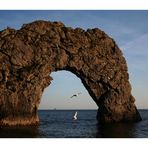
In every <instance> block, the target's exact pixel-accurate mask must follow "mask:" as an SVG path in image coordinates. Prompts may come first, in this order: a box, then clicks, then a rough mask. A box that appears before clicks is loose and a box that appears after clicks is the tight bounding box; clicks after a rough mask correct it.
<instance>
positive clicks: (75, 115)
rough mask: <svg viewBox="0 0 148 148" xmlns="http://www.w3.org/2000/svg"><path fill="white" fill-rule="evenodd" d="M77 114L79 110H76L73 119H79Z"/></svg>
mask: <svg viewBox="0 0 148 148" xmlns="http://www.w3.org/2000/svg"><path fill="white" fill-rule="evenodd" d="M77 115H78V112H75V114H74V116H73V120H77Z"/></svg>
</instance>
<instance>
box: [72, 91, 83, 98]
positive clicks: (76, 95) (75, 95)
mask: <svg viewBox="0 0 148 148" xmlns="http://www.w3.org/2000/svg"><path fill="white" fill-rule="evenodd" d="M80 94H82V93H81V92H80V93H77V94H74V95H72V96H71V97H70V98H73V97H78V96H79V95H80Z"/></svg>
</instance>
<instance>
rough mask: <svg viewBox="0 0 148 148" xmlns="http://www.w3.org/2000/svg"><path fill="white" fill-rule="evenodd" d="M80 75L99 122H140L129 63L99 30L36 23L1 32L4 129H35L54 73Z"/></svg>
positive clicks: (0, 104) (0, 115)
mask: <svg viewBox="0 0 148 148" xmlns="http://www.w3.org/2000/svg"><path fill="white" fill-rule="evenodd" d="M58 70H68V71H71V72H72V73H74V74H76V75H77V76H78V77H79V78H80V79H81V81H82V83H83V84H84V86H85V87H86V89H87V90H88V92H89V94H90V96H91V97H92V99H93V100H94V101H95V102H96V104H97V105H98V107H99V109H98V115H97V119H98V120H99V122H118V121H138V120H141V117H140V115H139V113H138V111H137V109H136V107H135V104H134V102H135V99H134V97H133V96H132V95H131V85H130V83H129V76H128V70H127V64H126V61H125V59H124V57H123V55H122V52H121V50H120V49H119V48H118V46H117V45H116V43H115V41H114V40H113V39H112V38H110V37H109V36H107V35H106V34H105V33H104V32H103V31H101V30H99V29H88V30H87V31H85V30H83V29H81V28H76V29H73V28H70V27H65V26H64V24H62V23H61V22H46V21H35V22H33V23H30V24H26V25H23V26H22V28H21V29H20V30H14V29H11V28H7V29H5V30H3V31H1V32H0V125H35V124H38V123H39V119H38V115H37V109H38V106H39V104H40V99H41V96H42V93H43V91H44V88H46V87H47V86H48V85H50V83H51V80H52V78H51V77H50V76H49V75H50V73H51V72H53V71H58Z"/></svg>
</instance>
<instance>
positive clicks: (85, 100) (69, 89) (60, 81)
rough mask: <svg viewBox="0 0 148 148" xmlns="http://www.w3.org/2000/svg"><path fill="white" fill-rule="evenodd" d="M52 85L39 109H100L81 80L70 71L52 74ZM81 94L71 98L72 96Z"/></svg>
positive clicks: (43, 97) (46, 89)
mask: <svg viewBox="0 0 148 148" xmlns="http://www.w3.org/2000/svg"><path fill="white" fill-rule="evenodd" d="M50 76H51V77H52V78H53V80H52V82H51V84H50V85H49V86H48V87H47V88H45V90H44V92H43V95H42V99H41V103H40V105H39V109H55V108H56V109H66V110H73V109H77V110H78V109H98V107H97V105H96V103H95V102H94V101H93V99H92V97H91V96H90V95H89V93H88V91H87V89H86V88H85V86H84V85H83V83H82V81H81V79H80V78H78V77H77V76H76V75H75V74H73V73H72V72H70V71H66V70H60V71H56V72H52V73H51V74H50ZM78 93H81V94H80V95H79V96H76V97H73V98H71V96H72V95H74V94H78Z"/></svg>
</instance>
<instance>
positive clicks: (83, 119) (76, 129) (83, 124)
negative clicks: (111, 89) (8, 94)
mask: <svg viewBox="0 0 148 148" xmlns="http://www.w3.org/2000/svg"><path fill="white" fill-rule="evenodd" d="M76 111H77V112H78V115H77V120H73V119H72V117H73V115H74V113H75V112H76ZM139 112H140V114H141V117H142V119H143V120H142V121H140V122H137V123H114V124H103V125H101V124H99V123H98V122H97V120H96V114H97V110H39V111H38V114H39V118H40V124H39V125H38V126H27V127H1V128H0V138H148V110H139Z"/></svg>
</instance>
